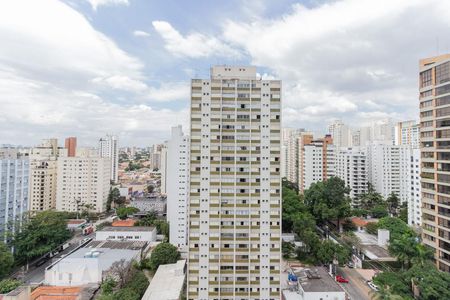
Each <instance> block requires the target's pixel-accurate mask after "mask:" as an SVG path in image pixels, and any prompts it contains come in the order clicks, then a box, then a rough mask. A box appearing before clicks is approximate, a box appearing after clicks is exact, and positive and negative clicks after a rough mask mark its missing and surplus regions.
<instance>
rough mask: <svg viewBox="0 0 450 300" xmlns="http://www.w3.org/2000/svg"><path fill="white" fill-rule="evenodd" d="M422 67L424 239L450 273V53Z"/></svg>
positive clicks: (423, 62) (430, 60)
mask: <svg viewBox="0 0 450 300" xmlns="http://www.w3.org/2000/svg"><path fill="white" fill-rule="evenodd" d="M419 66H420V74H419V95H420V96H419V97H420V99H419V101H420V149H421V159H422V162H421V184H422V228H423V231H422V238H423V243H424V244H425V245H427V246H429V247H431V248H432V249H433V250H434V252H435V259H436V264H437V266H438V268H439V269H440V270H442V271H446V272H450V196H449V195H450V153H449V152H448V150H449V149H450V129H449V128H450V54H445V55H441V56H437V57H431V58H426V59H422V60H420V62H419Z"/></svg>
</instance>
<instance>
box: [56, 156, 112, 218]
mask: <svg viewBox="0 0 450 300" xmlns="http://www.w3.org/2000/svg"><path fill="white" fill-rule="evenodd" d="M77 153H78V154H77V156H74V157H69V156H65V155H61V156H60V157H59V158H58V169H57V172H58V176H57V178H58V179H57V184H56V187H57V189H56V209H57V210H59V211H69V212H81V211H82V210H88V211H91V212H98V213H100V212H103V211H105V210H106V202H107V199H108V194H109V187H110V175H111V161H110V159H109V158H105V157H99V155H98V154H97V153H95V151H87V150H86V151H82V150H80V149H77Z"/></svg>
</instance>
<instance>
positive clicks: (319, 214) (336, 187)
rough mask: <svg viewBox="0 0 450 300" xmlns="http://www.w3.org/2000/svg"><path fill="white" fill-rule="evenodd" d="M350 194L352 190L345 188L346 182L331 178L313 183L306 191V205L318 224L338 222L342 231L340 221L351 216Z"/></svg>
mask: <svg viewBox="0 0 450 300" xmlns="http://www.w3.org/2000/svg"><path fill="white" fill-rule="evenodd" d="M349 193H350V188H349V187H346V186H345V181H343V180H342V179H340V178H338V177H331V178H329V179H328V180H326V181H320V182H317V183H313V184H312V185H311V186H310V188H309V189H307V190H306V191H305V204H306V206H307V207H308V209H309V210H310V212H311V213H312V214H313V216H314V217H315V218H316V220H317V221H318V223H320V224H324V223H326V222H330V221H335V220H336V221H337V226H338V229H340V219H343V218H346V217H349V216H350V212H351V206H350V203H351V200H350V197H349V196H348V194H349Z"/></svg>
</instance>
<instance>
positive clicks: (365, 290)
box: [337, 267, 371, 300]
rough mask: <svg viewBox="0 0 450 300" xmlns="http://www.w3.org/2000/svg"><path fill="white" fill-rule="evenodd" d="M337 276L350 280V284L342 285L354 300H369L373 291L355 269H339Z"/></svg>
mask: <svg viewBox="0 0 450 300" xmlns="http://www.w3.org/2000/svg"><path fill="white" fill-rule="evenodd" d="M337 274H338V275H341V276H342V277H344V278H346V279H348V280H349V283H340V285H341V286H342V287H343V289H344V290H345V291H346V292H347V294H348V295H349V297H350V299H352V300H369V299H370V296H369V292H370V291H371V289H370V288H369V286H368V285H367V283H366V282H365V280H364V278H363V277H362V276H361V275H360V274H358V272H357V271H356V270H355V269H351V268H347V267H345V268H340V267H338V268H337Z"/></svg>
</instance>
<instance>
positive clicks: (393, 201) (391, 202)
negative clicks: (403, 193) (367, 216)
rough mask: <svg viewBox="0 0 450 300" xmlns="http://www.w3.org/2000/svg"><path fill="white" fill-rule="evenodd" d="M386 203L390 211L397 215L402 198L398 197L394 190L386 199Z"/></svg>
mask: <svg viewBox="0 0 450 300" xmlns="http://www.w3.org/2000/svg"><path fill="white" fill-rule="evenodd" d="M386 203H387V208H388V211H389V213H390V214H391V215H392V216H397V215H398V209H399V207H400V199H399V198H398V196H397V194H396V193H394V192H392V193H390V194H389V196H388V197H387V199H386Z"/></svg>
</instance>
